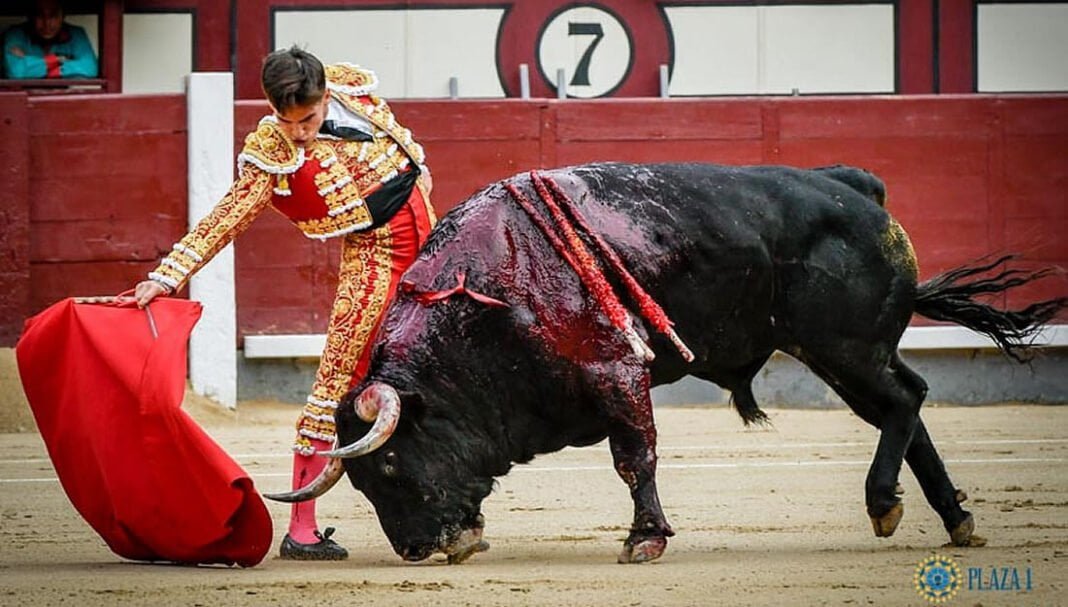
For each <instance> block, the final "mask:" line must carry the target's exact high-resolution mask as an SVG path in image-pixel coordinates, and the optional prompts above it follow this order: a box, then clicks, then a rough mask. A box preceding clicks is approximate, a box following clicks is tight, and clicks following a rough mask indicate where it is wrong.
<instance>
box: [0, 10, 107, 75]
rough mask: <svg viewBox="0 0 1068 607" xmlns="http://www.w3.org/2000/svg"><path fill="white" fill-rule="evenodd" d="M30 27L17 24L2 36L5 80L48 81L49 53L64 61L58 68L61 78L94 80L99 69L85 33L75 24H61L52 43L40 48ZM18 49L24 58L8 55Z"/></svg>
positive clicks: (40, 44)
mask: <svg viewBox="0 0 1068 607" xmlns="http://www.w3.org/2000/svg"><path fill="white" fill-rule="evenodd" d="M32 32H33V26H32V25H31V24H29V23H25V24H22V25H16V26H14V27H12V28H10V29H8V30H7V32H5V33H4V75H5V77H7V78H47V77H48V63H47V61H46V59H45V57H46V56H47V55H49V54H54V55H59V56H63V57H65V58H66V60H65V61H64V62H63V63H62V64H60V66H59V75H60V76H61V77H63V78H96V76H97V73H98V67H97V63H96V54H95V53H93V46H92V45H91V44H90V43H89V36H86V35H85V30H84V29H83V28H80V27H78V26H77V25H70V24H68V23H64V24H63V29H61V30H60V32H59V35H57V36H56V38H55V40H53V42H52V44H50V45H47V46H42V40H41V39H40V38H38V37H37V36H34V35H33V34H32ZM14 47H18V48H21V49H22V52H23V53H24V56H22V57H19V56H18V55H15V54H14V53H12V52H11V49H12V48H14Z"/></svg>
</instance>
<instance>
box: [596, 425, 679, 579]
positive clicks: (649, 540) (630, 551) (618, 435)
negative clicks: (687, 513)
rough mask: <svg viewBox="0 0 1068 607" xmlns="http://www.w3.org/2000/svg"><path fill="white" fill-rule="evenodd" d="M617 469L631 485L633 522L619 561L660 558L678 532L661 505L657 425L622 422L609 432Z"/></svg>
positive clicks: (621, 476)
mask: <svg viewBox="0 0 1068 607" xmlns="http://www.w3.org/2000/svg"><path fill="white" fill-rule="evenodd" d="M609 444H610V445H611V448H612V458H613V460H614V461H615V467H616V472H617V473H618V474H619V477H620V478H622V479H623V482H625V483H627V487H628V488H630V496H631V499H633V500H634V522H633V523H631V526H630V534H629V535H628V536H627V539H626V541H625V542H623V551H622V552H621V553H620V554H619V562H620V563H644V562H645V561H651V560H653V559H656V558H659V557H660V555H661V554H663V553H664V549H665V548H667V538H669V537H671V536H673V535H675V532H674V531H672V530H671V526H670V525H669V524H668V522H667V519H666V518H665V517H664V511H663V509H662V508H661V507H660V496H659V495H658V494H657V491H656V429H655V428H654V427H653V426H652V423H651V416H650V424H649V425H648V426H647V427H634V426H629V425H624V424H620V425H618V426H617V427H615V428H613V429H612V431H611V433H610V434H609Z"/></svg>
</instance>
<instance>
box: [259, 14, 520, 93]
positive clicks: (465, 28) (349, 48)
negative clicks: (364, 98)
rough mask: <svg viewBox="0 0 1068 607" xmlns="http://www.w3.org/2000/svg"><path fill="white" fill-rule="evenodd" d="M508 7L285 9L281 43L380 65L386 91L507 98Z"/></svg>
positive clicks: (277, 25)
mask: <svg viewBox="0 0 1068 607" xmlns="http://www.w3.org/2000/svg"><path fill="white" fill-rule="evenodd" d="M503 15H504V9H496V8H493V9H481V8H478V9H418V10H404V9H397V10H370V9H367V10H358V9H357V10H338V11H298V10H293V11H289V10H287V11H278V12H276V13H275V16H274V41H275V44H274V45H275V48H286V47H288V46H291V45H293V44H297V45H299V46H301V47H303V48H306V49H307V50H308V51H310V52H312V53H314V54H315V55H316V56H317V57H319V58H320V59H321V60H323V61H324V62H325V63H335V62H339V61H347V62H350V63H355V64H357V65H361V66H364V67H367V68H370V69H372V70H374V71H375V72H376V73H377V74H378V77H379V81H380V88H379V90H378V92H379V94H381V95H382V96H383V97H387V98H389V97H446V96H448V94H449V78H450V77H452V76H455V77H456V78H458V80H459V94H460V96H461V97H503V96H504V90H503V89H502V88H501V84H500V80H499V79H498V77H497V66H496V43H497V30H498V28H499V25H500V22H501V18H502V17H503Z"/></svg>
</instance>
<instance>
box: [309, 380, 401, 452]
mask: <svg viewBox="0 0 1068 607" xmlns="http://www.w3.org/2000/svg"><path fill="white" fill-rule="evenodd" d="M400 409H401V402H400V395H398V394H397V391H396V390H394V389H393V386H390V385H389V384H383V383H378V382H375V383H372V384H371V385H369V386H367V387H366V388H364V391H363V392H361V393H360V396H359V398H357V399H356V415H358V416H360V419H362V420H363V421H365V422H371V421H373V422H374V425H373V426H371V429H370V430H369V431H368V432H367V434H366V435H365V436H364V437H363V438H361V439H360V440H358V441H356V442H354V443H352V444H351V445H345V446H344V447H338V448H335V449H334V450H332V451H322V452H320V455H325V456H327V457H359V456H361V455H367V454H368V453H370V452H372V451H374V450H375V449H377V448H379V447H381V446H382V443H384V442H386V440H387V439H388V438H389V437H390V436H391V435H392V434H393V431H394V430H396V429H397V420H399V419H400Z"/></svg>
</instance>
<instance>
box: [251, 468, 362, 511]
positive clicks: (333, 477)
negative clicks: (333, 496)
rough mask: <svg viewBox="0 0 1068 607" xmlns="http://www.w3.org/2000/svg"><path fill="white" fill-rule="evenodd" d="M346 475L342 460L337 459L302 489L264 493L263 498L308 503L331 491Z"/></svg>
mask: <svg viewBox="0 0 1068 607" xmlns="http://www.w3.org/2000/svg"><path fill="white" fill-rule="evenodd" d="M344 473H345V467H344V466H343V465H341V460H340V459H337V458H336V457H335V458H333V459H331V460H330V463H328V464H327V465H326V467H325V468H323V471H322V472H320V473H319V476H317V477H315V478H314V479H312V482H310V483H308V484H307V485H305V486H303V487H301V488H300V489H297V490H295V491H290V492H288V493H264V494H263V496H264V497H266V498H267V499H272V500H274V501H276V502H289V503H292V502H306V501H308V500H312V499H315V498H317V497H319V496H320V495H322V494H324V493H326V492H327V491H329V490H330V488H331V487H333V486H334V485H336V484H337V481H338V479H340V478H341V475H342V474H344Z"/></svg>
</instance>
